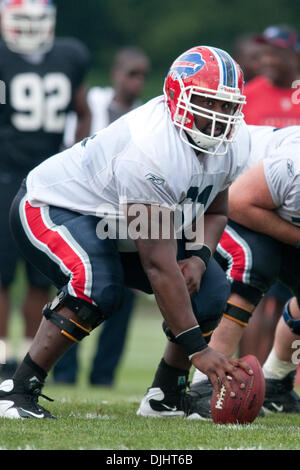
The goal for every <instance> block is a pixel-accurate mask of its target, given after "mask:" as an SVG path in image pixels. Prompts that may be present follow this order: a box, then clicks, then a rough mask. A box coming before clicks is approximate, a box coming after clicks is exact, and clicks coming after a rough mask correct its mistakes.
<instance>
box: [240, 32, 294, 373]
mask: <svg viewBox="0 0 300 470" xmlns="http://www.w3.org/2000/svg"><path fill="white" fill-rule="evenodd" d="M235 50H236V54H238V60H239V61H240V62H242V64H243V67H244V71H245V72H246V76H248V80H250V81H248V83H247V84H246V86H245V95H246V97H247V103H246V105H245V107H244V110H243V112H244V115H245V121H246V122H247V124H257V125H271V126H275V127H278V128H282V127H286V126H290V125H299V124H300V108H299V105H298V101H297V100H296V101H295V99H294V98H295V91H296V90H295V88H293V83H294V82H295V80H297V78H298V74H299V63H300V62H299V60H300V58H299V51H300V43H299V36H298V34H297V32H296V31H295V30H294V29H293V28H292V27H290V26H287V25H275V26H269V27H267V28H266V29H265V30H264V31H263V32H262V34H260V35H256V36H255V35H254V36H253V35H250V36H244V37H241V40H240V41H238V42H237V43H236V46H235ZM255 75H257V76H256V77H255ZM291 296H292V293H291V292H290V290H289V289H287V288H286V287H285V286H283V285H282V284H281V282H279V281H278V282H276V283H275V284H274V286H272V288H271V289H270V290H269V291H268V292H267V294H266V295H265V296H264V298H263V299H262V300H261V302H260V303H259V305H258V306H257V308H256V309H255V312H254V313H253V316H252V318H251V322H250V323H249V325H248V327H247V329H246V331H245V334H244V335H243V337H242V339H241V342H240V345H239V355H240V356H244V355H246V354H254V355H256V356H257V357H258V359H259V360H260V362H261V364H263V363H264V362H265V360H266V358H267V356H268V354H269V352H270V350H271V347H272V344H273V339H274V332H275V328H276V325H277V322H278V319H279V318H280V316H281V313H282V309H283V307H284V304H285V303H286V301H287V300H288V299H289V298H290V297H291ZM298 381H299V378H298V379H297V382H298Z"/></svg>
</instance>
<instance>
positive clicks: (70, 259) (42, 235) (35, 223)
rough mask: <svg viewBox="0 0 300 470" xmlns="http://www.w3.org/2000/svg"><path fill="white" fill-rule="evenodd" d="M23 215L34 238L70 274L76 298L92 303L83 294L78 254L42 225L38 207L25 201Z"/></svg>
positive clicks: (83, 286) (80, 264)
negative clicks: (61, 263)
mask: <svg viewBox="0 0 300 470" xmlns="http://www.w3.org/2000/svg"><path fill="white" fill-rule="evenodd" d="M25 214H26V220H27V223H28V226H29V228H30V231H31V233H32V235H33V236H34V238H36V239H37V240H38V241H39V242H41V243H43V244H44V245H46V246H47V247H48V248H49V250H50V251H51V252H52V253H53V254H54V255H55V256H56V257H57V258H58V259H60V260H61V261H62V262H63V264H64V265H65V266H66V268H67V269H68V270H69V271H70V272H71V273H72V277H71V282H70V283H71V286H72V287H73V289H74V292H75V294H76V296H77V297H78V298H80V299H84V300H86V301H87V302H89V303H92V300H91V299H90V298H89V297H87V296H86V295H85V294H84V289H85V283H86V272H85V267H84V263H83V262H82V260H81V259H80V257H79V256H78V254H77V253H76V252H75V251H74V250H73V249H72V248H71V247H70V245H68V243H67V242H66V241H65V240H64V239H63V238H62V237H61V235H60V234H59V233H58V232H56V231H54V230H50V229H49V228H48V227H47V226H46V225H45V224H44V221H43V218H42V215H41V208H40V207H32V206H31V205H30V204H29V202H28V201H26V204H25Z"/></svg>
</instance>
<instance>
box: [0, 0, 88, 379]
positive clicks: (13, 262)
mask: <svg viewBox="0 0 300 470" xmlns="http://www.w3.org/2000/svg"><path fill="white" fill-rule="evenodd" d="M55 22H56V9H55V6H54V5H53V3H52V0H37V1H32V0H26V1H25V0H5V1H4V2H3V6H2V10H1V33H2V37H3V41H1V42H0V80H2V81H3V82H4V83H5V88H6V104H5V105H3V106H1V107H0V142H1V154H0V227H1V230H0V279H1V286H0V318H1V322H0V340H4V341H6V338H7V329H8V318H9V288H10V286H11V284H12V282H13V280H14V276H15V271H16V266H17V262H18V259H19V254H18V252H17V249H16V247H15V244H14V242H13V240H12V237H11V234H10V230H9V224H8V214H9V208H10V205H11V202H12V199H13V197H14V196H15V194H16V193H17V191H18V188H19V186H20V183H21V181H22V179H23V178H24V177H25V176H26V175H27V173H28V172H29V171H30V170H31V169H32V168H33V167H34V166H36V165H38V164H39V163H41V161H43V160H44V159H46V158H47V157H48V156H50V155H53V154H55V153H57V152H58V151H59V150H60V149H61V145H62V139H63V133H64V127H65V119H66V115H67V113H68V111H70V110H74V111H75V112H76V114H77V117H78V120H77V122H78V124H77V131H76V139H77V140H81V139H82V138H83V137H86V136H87V135H89V131H90V119H91V117H90V110H89V107H88V105H87V101H86V89H85V86H84V84H83V80H84V77H85V74H86V72H87V69H88V66H89V60H90V58H89V52H88V50H87V48H86V47H85V46H84V45H83V44H82V43H81V42H80V41H78V40H77V39H73V38H61V39H56V38H55V33H54V31H55ZM26 272H27V277H28V283H29V287H28V291H27V294H26V297H25V299H24V306H23V314H24V320H25V338H27V340H25V341H24V342H25V344H24V347H25V349H27V347H28V340H30V338H32V337H33V336H34V334H35V332H36V329H37V326H38V325H39V323H40V319H41V318H40V316H41V313H40V312H41V307H42V306H43V305H44V304H45V303H46V302H47V301H48V291H49V287H50V282H49V280H48V279H46V278H45V277H44V276H42V275H41V274H40V273H39V272H37V271H36V269H35V268H34V269H33V267H32V266H31V265H30V264H29V263H26ZM6 344H7V356H8V361H7V363H6V365H4V366H2V368H1V369H0V375H2V376H3V377H7V376H9V375H10V374H11V369H12V368H13V366H14V365H15V361H10V360H9V359H10V357H9V356H10V351H9V349H10V348H9V344H8V342H7V341H6ZM20 353H21V355H22V351H20Z"/></svg>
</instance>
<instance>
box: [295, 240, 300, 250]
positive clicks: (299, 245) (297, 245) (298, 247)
mask: <svg viewBox="0 0 300 470" xmlns="http://www.w3.org/2000/svg"><path fill="white" fill-rule="evenodd" d="M295 246H296V248H297V250H299V249H300V242H298V243H296V245H295Z"/></svg>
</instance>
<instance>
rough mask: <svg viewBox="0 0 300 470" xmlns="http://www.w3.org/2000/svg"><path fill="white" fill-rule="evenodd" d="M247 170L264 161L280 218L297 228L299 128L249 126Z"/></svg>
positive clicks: (299, 216) (299, 206)
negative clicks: (249, 140)
mask: <svg viewBox="0 0 300 470" xmlns="http://www.w3.org/2000/svg"><path fill="white" fill-rule="evenodd" d="M248 129H249V132H250V135H251V154H250V158H249V160H248V163H247V167H248V168H249V167H252V166H253V165H255V164H256V163H258V162H259V161H261V160H262V161H263V165H264V172H265V177H266V180H267V184H268V187H269V190H270V193H271V196H272V199H273V201H274V204H275V205H276V207H277V209H276V212H277V213H278V215H280V217H282V218H283V219H285V220H287V221H288V222H290V223H293V224H294V225H298V226H300V127H299V126H290V127H285V128H282V129H277V128H274V127H269V126H248Z"/></svg>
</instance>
